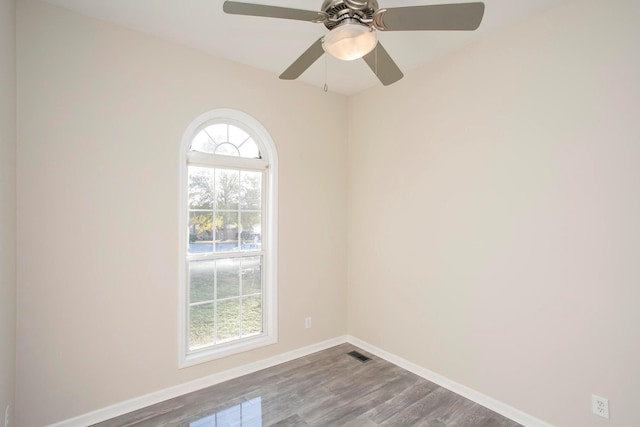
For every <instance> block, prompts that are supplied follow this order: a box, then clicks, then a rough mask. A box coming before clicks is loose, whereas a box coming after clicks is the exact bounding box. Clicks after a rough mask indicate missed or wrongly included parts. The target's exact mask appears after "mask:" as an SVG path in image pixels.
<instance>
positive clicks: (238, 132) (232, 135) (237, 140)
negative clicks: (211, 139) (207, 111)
mask: <svg viewBox="0 0 640 427" xmlns="http://www.w3.org/2000/svg"><path fill="white" fill-rule="evenodd" d="M249 138H250V137H249V134H248V133H246V132H245V131H243V130H242V129H240V128H239V127H236V126H233V125H229V142H230V143H232V144H233V145H235V146H236V147H239V146H240V145H241V144H242V143H243V142H245V141H246V140H247V139H249Z"/></svg>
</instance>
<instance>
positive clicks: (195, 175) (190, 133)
mask: <svg viewBox="0 0 640 427" xmlns="http://www.w3.org/2000/svg"><path fill="white" fill-rule="evenodd" d="M276 172H277V155H276V150H275V147H274V145H273V141H272V140H271V137H270V136H269V134H268V132H267V131H266V130H265V129H264V127H263V126H262V125H261V124H260V123H259V122H258V121H257V120H255V119H254V118H252V117H251V116H248V115H246V114H244V113H241V112H239V111H235V110H227V109H221V110H214V111H211V112H208V113H205V114H203V115H201V116H200V117H198V118H197V119H196V120H194V121H193V123H192V124H191V125H190V126H189V128H188V129H187V131H186V132H185V135H184V138H183V144H182V152H181V188H182V194H181V207H180V211H181V218H180V232H181V243H180V247H181V254H180V266H181V267H180V273H181V274H180V276H181V285H180V334H179V335H180V366H190V365H193V364H196V363H200V362H204V361H207V360H212V359H215V358H218V357H224V356H228V355H230V354H234V353H238V352H241V351H246V350H249V349H254V348H257V347H261V346H263V345H268V344H272V343H274V342H276V339H277V334H276V333H277V331H276V328H277V325H276V320H277V313H276V295H277V293H276V206H277V204H276V188H277V183H276V178H277V177H276Z"/></svg>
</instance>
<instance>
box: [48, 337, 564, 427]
mask: <svg viewBox="0 0 640 427" xmlns="http://www.w3.org/2000/svg"><path fill="white" fill-rule="evenodd" d="M345 342H349V343H351V344H353V345H355V346H357V347H360V348H361V349H363V350H366V351H368V352H369V353H371V354H374V355H375V356H377V357H380V358H381V359H385V360H387V361H389V362H391V363H393V364H395V365H398V366H400V367H401V368H403V369H406V370H407V371H409V372H413V373H414V374H416V375H418V376H420V377H422V378H424V379H426V380H429V381H431V382H434V383H436V384H438V385H440V386H442V387H444V388H446V389H448V390H451V391H452V392H454V393H457V394H459V395H461V396H463V397H466V398H467V399H469V400H471V401H473V402H475V403H478V404H479V405H482V406H484V407H486V408H489V409H491V410H492V411H495V412H497V413H499V414H500V415H503V416H505V417H507V418H509V419H511V420H513V421H515V422H517V423H520V424H522V425H523V426H525V427H553V426H552V425H551V424H548V423H546V422H544V421H542V420H539V419H537V418H535V417H533V416H531V415H529V414H527V413H525V412H522V411H520V410H518V409H516V408H513V407H511V406H509V405H507V404H506V403H503V402H500V401H498V400H496V399H494V398H492V397H489V396H487V395H484V394H482V393H480V392H478V391H475V390H473V389H471V388H469V387H467V386H464V385H462V384H459V383H457V382H455V381H452V380H450V379H449V378H446V377H444V376H442V375H440V374H437V373H435V372H433V371H430V370H428V369H426V368H423V367H422V366H419V365H416V364H415V363H412V362H409V361H408V360H405V359H403V358H401V357H399V356H396V355H395V354H392V353H389V352H387V351H385V350H382V349H380V348H378V347H376V346H373V345H371V344H369V343H367V342H365V341H362V340H360V339H358V338H356V337H353V336H350V335H345V336H339V337H336V338H332V339H330V340H327V341H323V342H320V343H317V344H313V345H310V346H307V347H303V348H299V349H297V350H292V351H289V352H287V353H283V354H280V355H277V356H273V357H270V358H267V359H264V360H259V361H257V362H253V363H249V364H247V365H243V366H239V367H237V368H233V369H229V370H227V371H224V372H219V373H217V374H213V375H209V376H206V377H203V378H199V379H197V380H193V381H189V382H187V383H184V384H180V385H177V386H174V387H169V388H166V389H164V390H160V391H157V392H154V393H150V394H147V395H144V396H140V397H136V398H134V399H131V400H127V401H125V402H121V403H117V404H115V405H112V406H109V407H106V408H103V409H99V410H97V411H94V412H90V413H88V414H84V415H80V416H78V417H75V418H71V419H68V420H65V421H61V422H59V423H56V424H51V425H50V426H49V427H84V426H88V425H92V424H96V423H99V422H102V421H106V420H109V419H111V418H114V417H118V416H120V415H124V414H127V413H129V412H132V411H137V410H138V409H142V408H146V407H147V406H151V405H155V404H157V403H160V402H164V401H165V400H168V399H173V398H175V397H178V396H182V395H183V394H187V393H192V392H194V391H198V390H201V389H203V388H207V387H211V386H213V385H216V384H220V383H222V382H224V381H228V380H231V379H234V378H238V377H241V376H243V375H247V374H250V373H253V372H256V371H259V370H261V369H266V368H270V367H272V366H275V365H279V364H281V363H285V362H289V361H291V360H294V359H297V358H299V357H304V356H307V355H309V354H312V353H315V352H317V351H322V350H325V349H328V348H330V347H333V346H336V345H339V344H343V343H345Z"/></svg>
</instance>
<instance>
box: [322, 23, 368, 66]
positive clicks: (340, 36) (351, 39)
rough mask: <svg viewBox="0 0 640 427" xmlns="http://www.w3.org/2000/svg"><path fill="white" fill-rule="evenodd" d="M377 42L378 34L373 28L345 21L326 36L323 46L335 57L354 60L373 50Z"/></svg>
mask: <svg viewBox="0 0 640 427" xmlns="http://www.w3.org/2000/svg"><path fill="white" fill-rule="evenodd" d="M377 44H378V36H377V34H376V32H375V30H374V29H373V28H371V27H369V26H367V25H363V24H355V23H351V22H345V23H344V24H341V25H340V26H338V27H336V28H334V29H333V30H331V31H330V32H329V34H327V35H326V36H325V37H324V41H323V43H322V48H323V49H324V50H325V52H327V53H328V54H330V55H331V56H333V57H335V58H338V59H342V60H343V61H353V60H354V59H359V58H362V57H363V56H365V55H366V54H367V53H369V52H371V51H372V50H373V49H374V48H375V47H376V45H377Z"/></svg>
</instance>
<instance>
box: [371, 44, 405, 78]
mask: <svg viewBox="0 0 640 427" xmlns="http://www.w3.org/2000/svg"><path fill="white" fill-rule="evenodd" d="M363 59H364V60H365V62H366V63H367V65H368V66H369V68H371V71H373V72H374V74H375V75H376V76H378V79H379V80H380V81H381V82H382V84H383V85H385V86H389V85H390V84H392V83H395V82H397V81H398V80H400V79H401V78H402V77H404V74H402V71H400V68H398V66H397V65H396V63H395V62H393V59H391V56H389V53H388V52H387V51H386V49H385V48H384V47H382V45H381V44H380V42H378V45H377V46H376V48H375V49H373V50H372V51H371V52H369V53H367V54H366V55H365V56H364V57H363Z"/></svg>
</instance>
